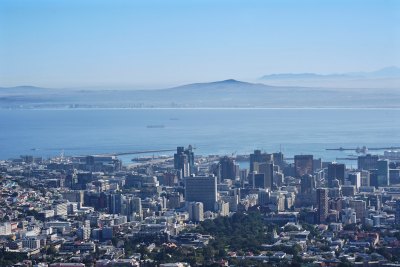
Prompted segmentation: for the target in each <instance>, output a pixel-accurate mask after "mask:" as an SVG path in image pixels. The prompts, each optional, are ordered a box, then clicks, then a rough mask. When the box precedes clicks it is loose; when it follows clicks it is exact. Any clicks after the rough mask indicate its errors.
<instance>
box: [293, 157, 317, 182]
mask: <svg viewBox="0 0 400 267" xmlns="http://www.w3.org/2000/svg"><path fill="white" fill-rule="evenodd" d="M294 172H295V176H296V177H297V178H300V177H302V176H303V175H305V174H310V175H312V174H313V156H312V155H296V156H294Z"/></svg>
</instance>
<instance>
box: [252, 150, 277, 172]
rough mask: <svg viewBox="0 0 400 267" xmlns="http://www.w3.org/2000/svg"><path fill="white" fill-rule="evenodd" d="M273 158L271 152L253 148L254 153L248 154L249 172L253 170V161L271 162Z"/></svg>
mask: <svg viewBox="0 0 400 267" xmlns="http://www.w3.org/2000/svg"><path fill="white" fill-rule="evenodd" d="M273 160H274V156H273V154H267V153H261V150H254V153H252V154H250V172H253V171H254V163H256V162H257V163H267V162H268V163H271V162H272V161H273Z"/></svg>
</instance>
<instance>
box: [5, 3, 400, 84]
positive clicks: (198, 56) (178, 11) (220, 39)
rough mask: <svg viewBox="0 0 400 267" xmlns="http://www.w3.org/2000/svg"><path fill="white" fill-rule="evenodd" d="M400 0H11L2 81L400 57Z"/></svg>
mask: <svg viewBox="0 0 400 267" xmlns="http://www.w3.org/2000/svg"><path fill="white" fill-rule="evenodd" d="M399 22H400V2H398V1H384V2H383V1H372V0H367V1H343V0H340V1H335V2H323V3H322V2H320V1H316V0H309V1H301V3H300V2H298V1H289V0H287V1H246V2H242V1H226V0H222V1H191V2H190V3H189V2H186V1H177V0H175V1H168V2H167V3H166V2H163V1H135V2H133V1H125V0H122V1H113V2H107V1H85V2H82V1H77V0H72V1H66V0H64V1H57V2H53V1H46V0H39V1H34V2H30V1H8V0H6V1H2V3H1V4H0V25H2V26H0V37H1V39H2V42H0V57H1V58H2V60H1V61H0V81H1V84H0V86H2V87H12V86H19V85H33V86H39V87H49V88H54V87H55V88H85V87H119V88H127V87H130V88H134V89H139V88H143V89H145V88H165V87H172V86H176V85H183V84H188V83H196V82H208V81H219V80H226V79H237V80H243V81H251V82H254V81H255V79H257V78H258V77H262V76H263V75H267V74H273V73H318V74H332V73H346V72H359V71H360V72H362V71H366V72H369V71H375V70H378V69H381V68H384V67H388V66H400V52H399V49H398V47H400V31H398V25H399Z"/></svg>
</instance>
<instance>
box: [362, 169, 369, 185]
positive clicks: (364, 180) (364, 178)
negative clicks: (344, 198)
mask: <svg viewBox="0 0 400 267" xmlns="http://www.w3.org/2000/svg"><path fill="white" fill-rule="evenodd" d="M360 174H361V186H369V185H370V183H369V181H370V173H369V171H366V170H361V171H360Z"/></svg>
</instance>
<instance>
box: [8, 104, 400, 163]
mask: <svg viewBox="0 0 400 267" xmlns="http://www.w3.org/2000/svg"><path fill="white" fill-rule="evenodd" d="M150 125H159V126H160V125H162V126H163V127H162V128H149V127H148V126H150ZM189 144H191V145H193V146H195V147H196V150H195V153H196V154H199V155H208V154H219V155H230V154H232V153H237V154H247V153H250V152H251V151H253V150H254V149H261V150H263V151H266V152H276V151H282V152H283V153H284V154H285V156H286V157H293V155H295V154H313V155H314V156H315V157H322V158H323V159H324V160H329V161H332V160H335V159H336V158H337V157H347V156H348V155H351V154H355V152H353V151H326V150H325V149H326V148H335V147H357V146H360V147H361V146H364V145H365V146H367V147H384V146H400V110H399V109H86V110H85V109H71V110H0V159H8V158H15V157H19V156H20V155H25V154H29V155H35V156H44V157H49V156H55V155H59V154H60V153H61V152H62V151H64V154H65V155H88V154H96V153H111V152H125V151H139V150H157V149H174V148H176V146H187V145H189ZM378 152H379V151H378ZM374 153H376V152H374ZM161 154H165V155H169V154H171V155H172V154H173V152H163V153H161ZM133 157H136V156H124V157H123V159H124V160H125V161H129V159H130V158H133ZM338 161H340V160H338ZM348 164H352V163H348ZM353 164H354V165H355V164H356V163H355V162H353Z"/></svg>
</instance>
